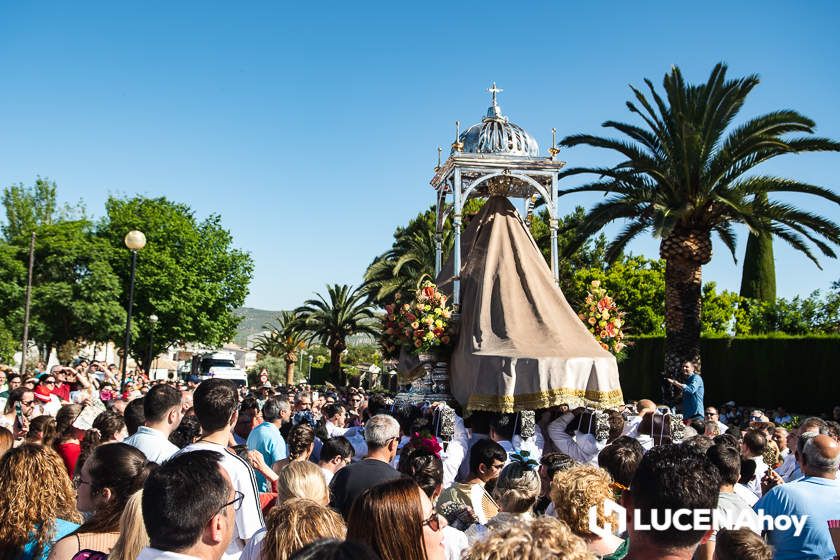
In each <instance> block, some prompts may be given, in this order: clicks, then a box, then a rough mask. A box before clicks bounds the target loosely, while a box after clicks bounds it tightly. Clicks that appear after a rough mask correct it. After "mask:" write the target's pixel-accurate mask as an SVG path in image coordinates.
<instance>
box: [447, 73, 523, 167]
mask: <svg viewBox="0 0 840 560" xmlns="http://www.w3.org/2000/svg"><path fill="white" fill-rule="evenodd" d="M488 91H489V92H490V93H491V94H492V95H493V104H492V105H491V106H490V107H489V108H488V109H487V116H486V117H484V118H483V119H482V120H481V122H480V123H478V124H474V125H472V126H471V127H469V128H468V129H467V130H465V131H464V132H463V133H462V134H461V135H460V136H459V137H458V141H459V142H460V143H461V144H462V145H463V151H464V152H465V153H473V154H497V155H510V156H529V157H537V156H538V155H539V153H540V147H539V144H537V141H536V140H535V139H534V137H533V136H531V135H530V134H528V133H527V132H526V131H525V129H523V128H522V127H521V126H518V125H515V124H513V123H512V122H510V121H508V118H507V117H506V116H504V115H502V108H501V107H499V104H498V103H497V101H496V94H497V93H499V92H501V91H502V90H500V89H498V88H497V87H496V83H495V82H494V83H493V87H491V88H490V89H489V90H488ZM453 152H454V150H453Z"/></svg>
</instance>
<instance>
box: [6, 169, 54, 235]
mask: <svg viewBox="0 0 840 560" xmlns="http://www.w3.org/2000/svg"><path fill="white" fill-rule="evenodd" d="M56 189H57V187H56V184H55V182H50V181H49V180H48V179H42V178H41V177H38V178H37V179H36V180H35V184H34V185H33V186H31V187H26V186H24V185H23V184H22V183H19V184H17V185H12V186H10V187H6V188H5V189H3V208H4V209H5V210H6V223H5V224H4V225H3V234H4V235H5V236H6V239H14V238H15V237H21V236H28V235H29V234H30V233H31V232H33V231H35V229H36V228H38V226H42V225H48V224H51V223H53V222H54V221H55V219H56V210H57V208H58V207H57V204H56V198H55V193H56Z"/></svg>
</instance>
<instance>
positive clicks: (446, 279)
mask: <svg viewBox="0 0 840 560" xmlns="http://www.w3.org/2000/svg"><path fill="white" fill-rule="evenodd" d="M461 247H462V249H461V255H462V263H463V266H462V271H461V302H460V303H461V319H460V332H459V335H458V340H457V345H456V346H455V348H454V349H453V352H452V357H451V361H450V369H449V371H450V388H451V390H452V395H453V396H454V397H455V399H456V400H457V401H458V402H459V403H461V405H462V406H464V407H465V408H466V409H468V410H489V411H497V412H515V411H519V410H530V409H538V408H546V407H550V406H555V405H560V404H568V405H570V406H571V407H577V406H594V407H596V408H610V407H618V406H621V405H622V404H623V396H622V393H621V386H620V385H619V379H618V364H617V363H616V361H615V357H614V356H613V355H612V354H611V353H610V352H608V351H607V350H604V349H603V348H602V347H601V345H600V344H599V343H598V342H597V341H596V340H595V337H594V336H593V335H592V333H590V332H589V330H588V329H587V327H586V326H584V324H583V322H582V321H581V320H580V318H579V317H578V316H577V314H576V313H575V312H574V311H573V310H572V308H571V307H570V306H569V304H568V302H567V301H566V298H565V297H564V296H563V293H562V292H561V290H560V288H559V287H558V286H557V285H556V284H555V283H554V278H553V277H552V274H551V270H550V269H549V268H548V265H547V264H546V262H545V258H544V257H543V255H542V253H541V252H540V250H539V248H538V247H537V244H536V242H535V241H534V238H533V237H532V236H531V233H530V232H529V231H528V228H527V226H526V225H525V223H524V222H523V220H522V219H521V217H520V216H519V214H518V213H517V211H516V209H515V208H514V207H513V205H512V204H511V203H510V201H509V200H508V199H507V198H505V197H503V196H493V197H490V198H489V199H488V200H487V202H486V203H485V205H484V207H483V208H482V209H481V211H480V212H479V213H478V214H477V215H476V216H474V217H473V218H472V220H471V221H470V223H469V225H468V227H467V228H466V229H465V231H464V234H463V236H462V239H461ZM452 279H453V278H452V257H451V256H450V258H449V259H448V261H447V262H446V264H445V265H444V267H443V268H442V270H441V273H440V274H439V275H438V277H437V279H436V283H437V285H438V286H439V287H440V289H441V291H443V292H445V293H447V294H451V293H452Z"/></svg>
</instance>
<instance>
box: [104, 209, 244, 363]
mask: <svg viewBox="0 0 840 560" xmlns="http://www.w3.org/2000/svg"><path fill="white" fill-rule="evenodd" d="M105 210H106V216H105V217H104V218H103V219H102V221H101V222H100V224H99V227H98V235H99V237H100V238H101V239H103V240H105V241H106V242H107V243H108V245H109V246H110V247H111V251H110V256H111V265H112V267H113V268H114V270H115V271H116V272H117V274H118V275H119V278H120V280H121V285H122V297H121V304H122V306H123V308H125V307H126V306H127V305H128V301H127V300H128V283H129V275H130V268H131V259H130V256H129V251H128V250H127V249H126V248H125V245H124V241H123V239H124V237H125V234H126V233H128V232H129V231H131V230H134V229H137V230H140V231H142V232H143V233H145V235H146V239H147V244H146V247H145V248H144V249H142V250H141V251H140V252H139V254H138V258H137V274H136V284H135V290H134V312H133V314H132V317H133V325H132V327H133V333H134V336H132V347H131V349H130V352H131V354H132V355H133V356H137V357H140V356H144V355H146V353H147V351H148V344H149V333H150V331H151V328H152V325H151V323H150V322H149V316H151V315H153V314H154V315H157V316H158V319H159V320H158V323H157V325H155V327H154V329H155V330H154V342H155V347H154V349H153V354H154V355H156V354H157V353H159V352H161V351H164V350H165V349H166V348H168V347H169V346H170V345H172V344H174V343H176V342H196V343H201V344H206V345H209V346H218V345H221V344H223V343H225V342H228V341H229V340H231V339H232V338H233V335H234V334H235V331H236V325H237V324H238V322H239V318H238V317H236V316H235V315H234V313H233V311H234V310H235V309H236V308H238V307H240V306H241V305H242V304H243V302H244V301H245V296H246V295H247V293H248V284H249V283H250V280H251V276H252V274H253V262H252V260H251V257H250V256H249V255H248V254H247V253H245V252H243V251H240V250H238V249H235V248H234V247H233V239H232V237H231V235H230V232H228V231H227V230H225V229H224V228H223V227H222V225H221V219H220V217H219V216H217V215H211V216H210V217H208V218H206V219H204V220H201V221H199V220H197V219H196V217H195V215H194V214H193V211H192V210H191V209H190V207H189V206H187V205H186V204H181V203H177V202H172V201H170V200H168V199H166V198H164V197H161V198H146V197H142V196H137V197H133V198H117V197H110V198H109V199H108V201H107V202H106V204H105Z"/></svg>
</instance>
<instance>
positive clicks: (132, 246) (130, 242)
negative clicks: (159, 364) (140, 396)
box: [120, 230, 146, 393]
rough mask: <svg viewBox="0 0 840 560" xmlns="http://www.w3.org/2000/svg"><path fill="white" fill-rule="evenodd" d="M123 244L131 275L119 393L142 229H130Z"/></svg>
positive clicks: (122, 388) (122, 387)
mask: <svg viewBox="0 0 840 560" xmlns="http://www.w3.org/2000/svg"><path fill="white" fill-rule="evenodd" d="M124 241H125V246H126V247H128V250H129V251H131V276H130V277H129V281H128V310H127V311H128V312H127V313H126V318H125V346H123V362H122V379H121V380H120V393H122V392H123V391H125V371H126V369H127V368H128V348H129V346H131V311H132V307H134V273H135V271H136V270H137V251H139V250H141V249H142V248H143V247H145V246H146V236H145V235H144V234H143V232H142V231H137V230H132V231H129V232H128V233H127V234H126V235H125V239H124Z"/></svg>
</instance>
